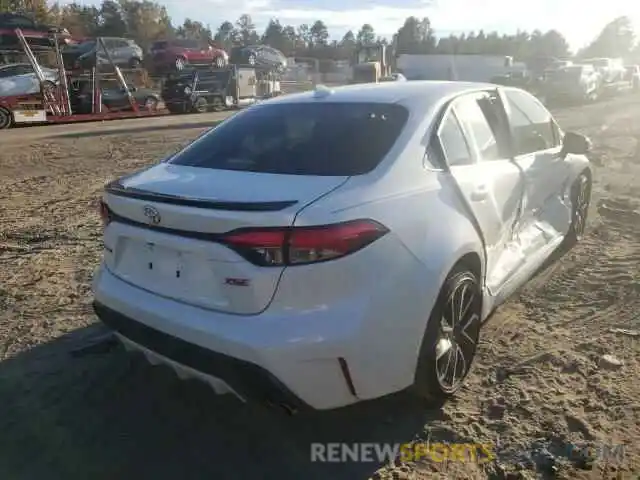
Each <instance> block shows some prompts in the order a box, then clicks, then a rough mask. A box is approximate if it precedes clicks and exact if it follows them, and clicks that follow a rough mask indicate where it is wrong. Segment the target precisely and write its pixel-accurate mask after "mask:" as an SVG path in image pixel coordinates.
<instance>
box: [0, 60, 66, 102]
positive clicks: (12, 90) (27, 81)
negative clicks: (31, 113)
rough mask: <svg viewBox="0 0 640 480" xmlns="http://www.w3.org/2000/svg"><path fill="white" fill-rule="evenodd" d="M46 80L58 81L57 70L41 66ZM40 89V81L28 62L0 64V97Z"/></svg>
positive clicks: (23, 93)
mask: <svg viewBox="0 0 640 480" xmlns="http://www.w3.org/2000/svg"><path fill="white" fill-rule="evenodd" d="M41 69H42V73H43V74H44V78H45V80H46V81H49V82H51V83H53V84H55V83H58V77H59V74H58V71H57V70H56V69H54V68H46V67H41ZM39 91H40V82H38V77H36V74H35V73H34V71H33V67H32V66H31V65H30V64H28V63H13V64H7V65H0V97H10V96H13V95H28V94H31V93H37V92H39Z"/></svg>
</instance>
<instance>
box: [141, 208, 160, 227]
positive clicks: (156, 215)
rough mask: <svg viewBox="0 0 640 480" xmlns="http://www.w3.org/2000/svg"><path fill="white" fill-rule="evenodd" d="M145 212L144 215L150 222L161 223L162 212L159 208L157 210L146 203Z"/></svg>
mask: <svg viewBox="0 0 640 480" xmlns="http://www.w3.org/2000/svg"><path fill="white" fill-rule="evenodd" d="M143 212H144V216H145V217H147V218H148V219H149V223H152V224H154V225H157V224H158V223H160V212H158V210H156V208H155V207H152V206H151V205H146V206H145V207H144V210H143Z"/></svg>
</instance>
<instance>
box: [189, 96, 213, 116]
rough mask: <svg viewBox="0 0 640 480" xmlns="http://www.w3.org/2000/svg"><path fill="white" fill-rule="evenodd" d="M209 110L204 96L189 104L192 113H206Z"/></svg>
mask: <svg viewBox="0 0 640 480" xmlns="http://www.w3.org/2000/svg"><path fill="white" fill-rule="evenodd" d="M208 110H209V103H208V102H207V99H206V98H204V97H198V98H196V100H195V102H193V105H192V106H191V111H192V112H194V113H206V112H207V111H208Z"/></svg>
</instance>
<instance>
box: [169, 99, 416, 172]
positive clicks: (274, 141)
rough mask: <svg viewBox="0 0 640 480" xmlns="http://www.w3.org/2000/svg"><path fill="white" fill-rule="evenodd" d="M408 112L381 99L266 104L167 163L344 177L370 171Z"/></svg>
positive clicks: (205, 136)
mask: <svg viewBox="0 0 640 480" xmlns="http://www.w3.org/2000/svg"><path fill="white" fill-rule="evenodd" d="M408 116H409V112H408V111H407V110H406V109H405V108H404V107H402V106H400V105H395V104H382V103H372V104H369V103H291V104H272V105H269V104H265V105H259V106H256V107H254V108H250V109H248V110H246V111H244V112H241V113H238V114H237V115H235V116H234V117H232V118H231V119H229V120H228V121H226V122H225V123H223V124H222V125H220V126H219V127H218V128H215V129H214V130H212V131H211V132H209V133H207V134H206V135H204V136H202V137H200V138H199V139H198V140H197V141H195V142H194V143H192V144H191V145H189V146H188V147H187V148H185V149H184V150H183V151H182V152H180V153H179V154H178V155H176V156H175V157H173V158H172V159H171V160H170V161H169V162H170V163H172V164H176V165H184V166H190V167H202V168H215V169H220V170H240V171H246V172H261V173H276V174H288V175H321V176H349V175H361V174H364V173H367V172H369V171H371V170H373V169H374V168H375V167H376V166H377V165H378V164H379V163H380V162H381V161H382V159H383V158H384V157H385V155H386V154H387V153H388V152H389V150H390V149H391V147H392V146H393V144H394V143H395V141H396V139H397V138H398V136H399V135H400V132H401V131H402V128H403V127H404V125H405V123H406V121H407V118H408Z"/></svg>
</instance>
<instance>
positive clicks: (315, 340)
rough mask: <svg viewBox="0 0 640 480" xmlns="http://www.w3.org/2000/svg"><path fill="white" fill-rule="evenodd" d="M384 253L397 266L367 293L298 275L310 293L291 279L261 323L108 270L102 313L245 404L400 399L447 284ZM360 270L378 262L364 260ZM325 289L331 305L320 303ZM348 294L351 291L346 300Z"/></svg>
mask: <svg viewBox="0 0 640 480" xmlns="http://www.w3.org/2000/svg"><path fill="white" fill-rule="evenodd" d="M386 251H387V253H388V252H391V253H390V254H388V255H385V257H384V258H389V259H390V260H389V262H393V263H390V264H389V265H396V266H395V267H393V268H392V267H390V266H389V265H387V264H384V265H383V267H384V268H385V270H386V271H385V272H384V274H383V273H380V274H378V275H376V276H375V277H374V278H375V281H372V283H371V285H369V286H368V287H367V288H360V287H361V286H358V285H357V284H354V282H352V281H350V280H349V278H348V277H349V272H343V275H342V276H343V277H346V278H347V280H349V281H348V282H346V283H344V284H343V282H342V280H341V281H334V282H333V284H332V285H326V282H325V277H326V275H325V274H328V272H329V270H331V265H327V264H319V265H316V266H314V269H313V272H315V273H302V270H300V271H301V274H302V275H306V277H305V278H306V283H304V285H305V286H304V287H301V281H300V278H299V277H298V276H297V275H293V274H291V275H284V276H283V278H282V279H281V282H280V285H279V287H278V292H279V293H278V294H277V295H276V296H275V298H274V300H273V301H272V302H271V304H270V305H269V307H268V308H267V309H266V310H265V311H264V312H262V313H259V314H256V315H236V314H228V313H223V312H217V311H212V310H206V309H203V308H199V307H196V306H193V305H188V304H185V303H182V302H179V301H175V300H172V299H169V298H165V297H162V296H160V295H157V294H154V293H151V292H149V291H147V290H144V289H141V288H139V287H136V286H134V285H131V284H130V283H128V282H126V281H124V280H122V279H120V278H119V277H116V276H115V275H114V274H113V273H111V272H110V271H109V270H108V268H106V267H105V266H101V267H100V268H98V270H97V271H96V274H95V276H94V279H93V292H94V298H95V301H96V313H97V314H98V316H99V317H100V318H101V319H102V320H103V322H104V323H105V324H107V325H108V326H109V327H110V328H112V329H113V330H115V331H116V332H118V333H119V334H120V335H122V336H123V337H125V338H126V339H128V340H130V341H132V342H134V343H135V344H137V345H139V346H141V347H143V348H145V349H147V350H149V351H151V352H155V353H157V354H158V355H159V356H161V357H164V358H166V359H168V360H171V361H174V362H177V363H179V364H181V365H184V366H186V367H188V368H191V369H193V370H195V371H198V372H202V373H205V374H207V375H209V376H211V377H214V378H217V379H221V380H223V381H224V382H225V384H226V385H228V386H229V387H230V389H231V390H233V391H235V392H236V393H237V394H238V395H239V396H241V397H243V398H246V399H256V400H258V401H267V402H272V403H284V404H287V405H290V406H294V407H296V408H298V409H304V408H307V407H310V408H313V409H318V410H324V409H332V408H339V407H343V406H346V405H349V404H353V403H357V402H359V401H362V400H368V399H373V398H378V397H382V396H385V395H388V394H391V393H395V392H398V391H400V390H403V389H405V388H406V387H408V386H410V385H411V384H412V383H413V381H414V375H415V368H416V362H417V354H418V350H419V347H420V343H421V340H422V336H423V334H424V331H425V327H426V319H427V318H428V313H429V312H430V310H431V307H432V305H433V302H434V301H435V298H436V297H437V295H438V292H439V289H440V285H439V283H438V282H434V281H433V280H434V278H438V277H437V276H436V275H434V274H433V273H434V272H429V271H428V270H425V269H423V268H422V267H421V264H420V263H419V262H417V261H416V260H415V259H414V257H413V256H411V255H410V254H409V253H408V252H405V251H403V250H402V249H401V248H400V247H398V248H396V249H391V248H390V249H387V250H386ZM371 253H372V254H375V249H371ZM353 260H354V262H355V261H356V259H355V256H354V258H353ZM357 262H366V263H367V264H371V263H372V261H371V259H370V258H369V257H367V256H366V255H363V257H362V258H361V259H360V260H357ZM328 263H330V262H328ZM373 263H375V262H373ZM380 263H382V262H380ZM303 268H304V267H303ZM325 270H326V272H325ZM356 270H357V269H354V273H353V275H354V278H355V276H357V271H356ZM318 275H320V276H318ZM316 277H317V278H316ZM320 280H322V285H325V286H324V292H323V298H326V299H327V300H326V301H324V302H320V301H319V300H318V298H317V297H318V293H319V292H318V290H317V289H318V288H320V287H321V285H320V283H318V282H320ZM349 285H351V287H349ZM348 289H352V292H346V293H348V294H347V295H343V294H342V293H341V292H342V291H343V290H348ZM333 290H335V291H333ZM316 292H317V293H316ZM314 299H315V300H314ZM285 300H286V301H285ZM329 300H331V301H329ZM395 319H398V320H395ZM160 360H161V361H162V358H161V359H160ZM165 363H169V362H165ZM171 366H173V367H175V366H174V365H171Z"/></svg>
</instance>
